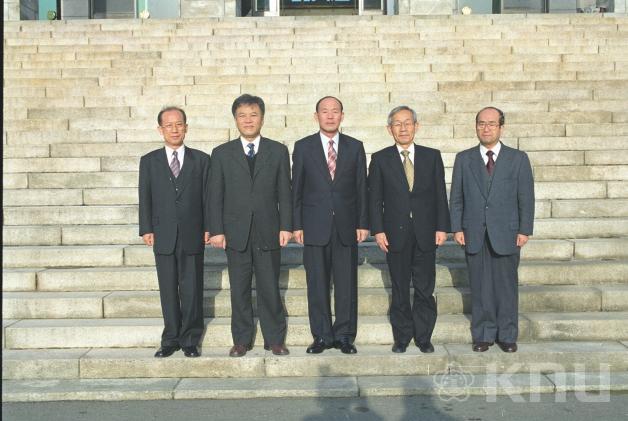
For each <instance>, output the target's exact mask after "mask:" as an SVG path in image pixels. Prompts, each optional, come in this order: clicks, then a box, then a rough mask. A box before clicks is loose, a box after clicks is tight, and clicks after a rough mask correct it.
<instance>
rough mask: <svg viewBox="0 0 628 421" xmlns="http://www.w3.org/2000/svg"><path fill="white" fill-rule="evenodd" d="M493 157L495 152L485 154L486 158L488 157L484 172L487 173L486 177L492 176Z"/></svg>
mask: <svg viewBox="0 0 628 421" xmlns="http://www.w3.org/2000/svg"><path fill="white" fill-rule="evenodd" d="M493 155H495V152H493V151H488V152H486V156H488V162H487V163H486V171H488V175H493V169H494V168H495V160H494V159H493Z"/></svg>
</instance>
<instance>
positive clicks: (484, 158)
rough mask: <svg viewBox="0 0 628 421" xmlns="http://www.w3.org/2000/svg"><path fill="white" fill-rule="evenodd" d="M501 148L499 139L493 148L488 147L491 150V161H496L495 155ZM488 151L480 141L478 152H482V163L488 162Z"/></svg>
mask: <svg viewBox="0 0 628 421" xmlns="http://www.w3.org/2000/svg"><path fill="white" fill-rule="evenodd" d="M501 149H502V142H501V141H499V142H497V145H495V146H493V149H490V150H491V151H493V161H495V162H497V156H498V155H499V151H500V150H501ZM488 151H489V149H488V148H487V147H486V146H484V145H482V144H481V143H480V154H482V159H483V160H484V165H486V164H488V156H487V155H486V152H488Z"/></svg>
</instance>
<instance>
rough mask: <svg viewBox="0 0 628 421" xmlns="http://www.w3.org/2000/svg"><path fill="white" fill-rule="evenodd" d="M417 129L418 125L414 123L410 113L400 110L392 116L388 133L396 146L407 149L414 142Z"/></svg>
mask: <svg viewBox="0 0 628 421" xmlns="http://www.w3.org/2000/svg"><path fill="white" fill-rule="evenodd" d="M418 128H419V123H415V122H414V118H413V117H412V112H410V111H408V110H401V111H399V112H397V113H395V115H393V118H392V122H391V124H390V126H388V133H390V135H391V136H392V137H393V138H394V139H395V143H396V144H397V145H399V146H401V147H408V146H409V145H411V144H412V142H413V141H414V134H415V133H416V131H417V129H418Z"/></svg>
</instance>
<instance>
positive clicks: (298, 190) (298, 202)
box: [292, 142, 304, 231]
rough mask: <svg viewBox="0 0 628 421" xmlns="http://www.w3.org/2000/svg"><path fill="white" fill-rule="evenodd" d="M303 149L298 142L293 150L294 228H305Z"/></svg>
mask: <svg viewBox="0 0 628 421" xmlns="http://www.w3.org/2000/svg"><path fill="white" fill-rule="evenodd" d="M302 155H303V151H302V147H301V145H299V143H298V142H297V143H296V144H295V145H294V151H293V152H292V229H293V230H295V231H300V230H302V229H303V215H302V207H303V175H304V174H303V173H304V168H303V156H302Z"/></svg>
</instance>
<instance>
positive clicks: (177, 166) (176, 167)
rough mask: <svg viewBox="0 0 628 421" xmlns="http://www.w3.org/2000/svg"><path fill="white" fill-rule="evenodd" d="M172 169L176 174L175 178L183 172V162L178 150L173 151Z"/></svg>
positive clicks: (173, 173)
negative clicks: (178, 155) (180, 160)
mask: <svg viewBox="0 0 628 421" xmlns="http://www.w3.org/2000/svg"><path fill="white" fill-rule="evenodd" d="M170 171H172V175H174V178H177V177H178V176H179V173H180V172H181V164H179V158H178V157H177V151H173V152H172V161H170Z"/></svg>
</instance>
